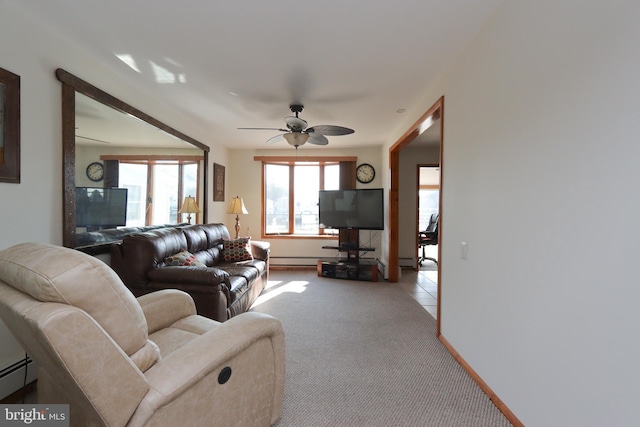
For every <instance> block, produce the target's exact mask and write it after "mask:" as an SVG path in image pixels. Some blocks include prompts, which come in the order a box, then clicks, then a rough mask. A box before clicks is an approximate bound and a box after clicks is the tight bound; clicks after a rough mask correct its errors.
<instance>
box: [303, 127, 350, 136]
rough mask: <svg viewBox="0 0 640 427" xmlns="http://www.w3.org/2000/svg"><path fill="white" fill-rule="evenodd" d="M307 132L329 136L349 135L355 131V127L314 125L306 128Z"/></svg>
mask: <svg viewBox="0 0 640 427" xmlns="http://www.w3.org/2000/svg"><path fill="white" fill-rule="evenodd" d="M306 132H307V133H311V132H313V133H317V134H320V135H329V136H338V135H349V134H350V133H353V132H354V130H353V129H349V128H345V127H342V126H332V125H320V126H313V127H310V128H309V129H307V130H306Z"/></svg>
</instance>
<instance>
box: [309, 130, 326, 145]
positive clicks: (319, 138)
mask: <svg viewBox="0 0 640 427" xmlns="http://www.w3.org/2000/svg"><path fill="white" fill-rule="evenodd" d="M307 142H308V143H309V144H314V145H327V144H329V140H328V139H327V137H326V136H324V135H318V134H315V133H312V134H309V139H307Z"/></svg>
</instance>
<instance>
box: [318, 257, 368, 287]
mask: <svg viewBox="0 0 640 427" xmlns="http://www.w3.org/2000/svg"><path fill="white" fill-rule="evenodd" d="M318 276H319V277H330V278H334V279H349V280H368V281H371V282H377V281H378V261H377V260H375V259H372V258H360V259H359V260H358V261H357V262H353V261H348V260H347V259H346V258H323V259H319V260H318Z"/></svg>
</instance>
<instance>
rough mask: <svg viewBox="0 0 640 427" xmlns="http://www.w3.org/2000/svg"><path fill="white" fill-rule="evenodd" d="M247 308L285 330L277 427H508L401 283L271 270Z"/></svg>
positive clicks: (433, 321)
mask: <svg viewBox="0 0 640 427" xmlns="http://www.w3.org/2000/svg"><path fill="white" fill-rule="evenodd" d="M252 310H255V311H260V312H263V313H267V314H271V315H273V316H275V317H277V318H279V319H280V320H281V321H282V324H283V326H284V330H285V335H286V346H287V351H286V358H287V359H286V378H285V397H284V405H283V413H282V418H281V420H280V421H279V422H278V423H277V424H276V426H277V427H289V426H295V427H306V426H313V427H321V426H394V427H395V426H438V427H447V426H464V427H474V426H510V425H511V424H510V423H509V422H508V421H507V419H506V418H505V417H504V416H503V415H502V413H500V411H498V409H497V408H496V407H495V406H494V405H493V403H492V402H491V401H490V400H489V398H488V397H487V396H486V395H485V394H484V393H483V392H482V391H481V390H480V388H479V387H478V386H477V385H476V384H475V382H473V380H472V379H471V378H470V377H469V375H468V374H467V373H466V372H465V371H464V370H463V369H462V368H461V367H460V365H459V364H458V363H457V362H456V361H455V360H454V359H453V357H452V356H451V355H450V354H449V352H447V350H446V349H445V348H444V346H443V345H442V343H441V342H440V341H439V340H438V339H437V337H436V336H435V331H436V324H435V320H434V319H433V318H432V317H431V316H430V315H429V314H428V313H427V312H426V311H424V309H422V307H420V305H419V304H418V303H417V302H416V301H415V300H413V298H411V296H409V295H408V294H407V293H406V292H404V291H403V290H402V289H400V287H399V286H398V284H393V283H388V282H384V281H382V282H375V283H374V282H360V281H348V280H338V279H326V278H319V277H317V275H316V274H315V272H312V271H272V272H271V273H270V287H269V288H268V289H267V290H265V292H264V293H263V294H262V295H261V297H260V298H259V299H258V301H257V304H256V305H255V306H254V308H253V309H252Z"/></svg>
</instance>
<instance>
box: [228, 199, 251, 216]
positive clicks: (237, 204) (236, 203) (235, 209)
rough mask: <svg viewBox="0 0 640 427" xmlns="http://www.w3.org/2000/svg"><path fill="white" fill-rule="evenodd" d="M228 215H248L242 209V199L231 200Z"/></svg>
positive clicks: (245, 210) (245, 209)
mask: <svg viewBox="0 0 640 427" xmlns="http://www.w3.org/2000/svg"><path fill="white" fill-rule="evenodd" d="M227 213H228V214H235V215H240V214H248V213H249V212H248V211H247V208H245V207H244V202H243V201H242V197H238V196H236V197H234V198H233V199H232V200H231V205H229V209H228V210H227Z"/></svg>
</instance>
